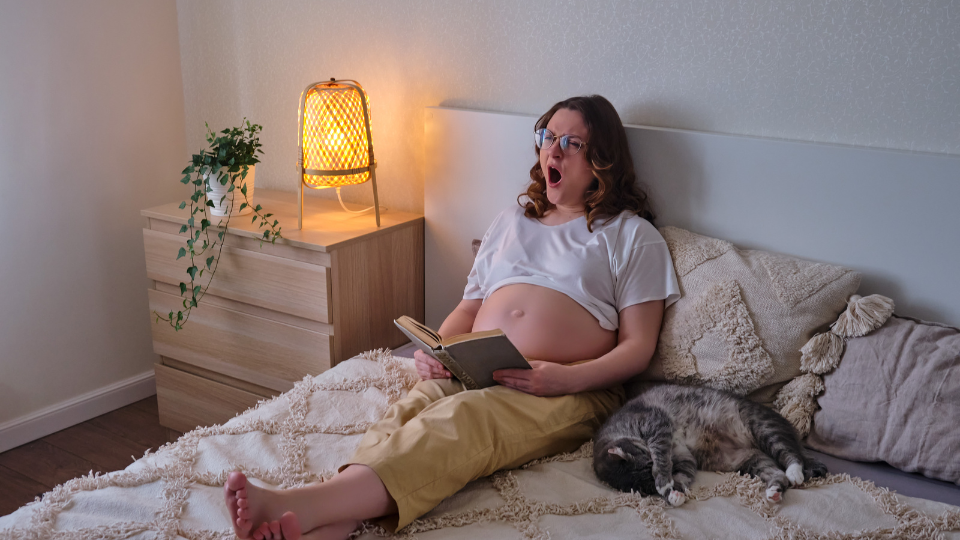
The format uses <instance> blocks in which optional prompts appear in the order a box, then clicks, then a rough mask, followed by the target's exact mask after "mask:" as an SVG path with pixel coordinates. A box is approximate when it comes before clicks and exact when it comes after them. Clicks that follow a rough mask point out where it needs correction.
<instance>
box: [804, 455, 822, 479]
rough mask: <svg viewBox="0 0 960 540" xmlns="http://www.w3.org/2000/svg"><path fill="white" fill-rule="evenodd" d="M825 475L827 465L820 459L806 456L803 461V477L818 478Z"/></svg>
mask: <svg viewBox="0 0 960 540" xmlns="http://www.w3.org/2000/svg"><path fill="white" fill-rule="evenodd" d="M826 475H827V466H826V465H824V464H823V463H822V462H821V461H820V460H818V459H816V458H812V457H807V458H806V459H805V460H804V462H803V477H804V478H820V477H823V476H826Z"/></svg>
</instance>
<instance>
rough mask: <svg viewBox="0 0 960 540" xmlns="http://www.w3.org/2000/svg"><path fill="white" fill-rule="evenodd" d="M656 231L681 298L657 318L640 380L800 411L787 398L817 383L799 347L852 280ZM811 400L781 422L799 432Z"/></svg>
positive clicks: (837, 309) (817, 266) (834, 309)
mask: <svg viewBox="0 0 960 540" xmlns="http://www.w3.org/2000/svg"><path fill="white" fill-rule="evenodd" d="M660 233H661V234H662V235H663V238H664V240H666V242H667V246H668V247H669V249H670V254H671V256H672V257H673V262H674V267H675V268H676V271H677V277H678V279H679V282H680V289H681V292H682V293H683V296H682V297H681V298H680V300H679V301H677V302H676V303H675V304H673V305H672V306H670V307H669V308H668V309H667V310H666V312H665V313H664V319H663V326H662V328H661V331H660V339H659V342H658V344H657V350H656V352H655V353H654V357H653V359H652V360H651V362H650V367H649V368H648V369H647V371H646V372H645V373H644V374H643V375H641V378H642V379H644V380H654V381H667V382H672V383H677V384H688V385H698V386H708V387H711V388H718V389H721V390H727V391H730V392H733V393H735V394H738V395H741V396H748V397H750V398H751V399H753V400H755V401H758V402H760V403H764V404H767V405H771V406H772V405H774V404H775V402H777V403H781V404H782V405H783V406H784V407H786V408H788V409H791V408H793V409H796V408H797V407H798V405H797V404H796V402H797V401H798V400H797V399H796V398H795V394H797V393H803V392H806V393H808V394H810V393H816V392H817V390H818V389H819V387H818V386H817V384H818V383H819V382H820V381H819V379H818V378H817V379H813V378H810V377H806V375H807V374H805V373H804V372H803V371H802V370H801V369H800V368H801V359H802V355H801V352H800V349H801V348H802V347H804V345H806V344H807V343H808V341H810V339H811V338H812V337H813V336H814V334H815V333H816V332H817V331H822V330H825V329H827V328H828V327H829V325H830V324H831V323H833V322H834V321H836V319H837V316H838V314H840V313H841V312H843V311H844V308H845V307H846V305H847V299H848V298H850V297H851V296H852V295H853V294H854V293H855V292H856V291H857V288H858V287H859V285H860V274H859V273H858V272H855V271H853V270H850V269H847V268H843V267H840V266H834V265H830V264H823V263H817V262H812V261H806V260H803V259H798V258H795V257H790V256H787V255H781V254H777V253H771V252H766V251H759V250H739V249H737V248H735V247H734V246H733V244H731V243H730V242H726V241H724V240H718V239H715V238H709V237H706V236H701V235H698V234H694V233H692V232H689V231H686V230H683V229H679V228H676V227H663V228H661V229H660ZM825 339H829V338H825ZM830 345H831V344H830V343H826V344H825V346H830ZM822 346H823V345H822ZM833 346H836V345H835V344H834V345H833ZM785 385H786V386H785ZM783 391H786V392H787V393H786V394H783ZM815 397H816V396H815V395H814V396H811V397H810V398H809V399H808V400H807V401H803V403H804V404H805V405H803V407H807V408H806V409H804V414H800V413H799V412H798V413H795V414H793V418H789V419H791V420H793V421H794V424H795V425H797V424H799V426H798V427H802V426H803V425H804V422H805V423H806V425H807V430H806V431H805V430H801V433H802V434H803V435H806V432H807V431H808V430H809V415H810V414H812V413H813V410H812V409H810V408H809V406H808V402H810V401H812V402H813V403H814V406H815V403H816V402H815ZM777 408H778V409H780V407H777ZM808 409H809V410H808ZM804 415H805V417H806V420H801V418H802V417H804Z"/></svg>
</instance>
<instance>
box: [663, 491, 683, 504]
mask: <svg viewBox="0 0 960 540" xmlns="http://www.w3.org/2000/svg"><path fill="white" fill-rule="evenodd" d="M686 500H687V496H686V495H684V494H683V492H682V491H676V490H674V491H671V492H670V496H669V497H667V502H669V503H670V505H671V506H680V505H681V504H683V503H684V502H686Z"/></svg>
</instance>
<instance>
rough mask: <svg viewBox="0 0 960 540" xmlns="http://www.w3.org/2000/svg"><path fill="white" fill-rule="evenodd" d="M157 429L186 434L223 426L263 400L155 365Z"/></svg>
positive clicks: (188, 374)
mask: <svg viewBox="0 0 960 540" xmlns="http://www.w3.org/2000/svg"><path fill="white" fill-rule="evenodd" d="M154 370H155V373H156V376H157V405H158V407H159V409H160V425H162V426H164V427H168V428H170V429H175V430H177V431H181V432H183V433H186V432H188V431H190V430H193V429H195V428H198V427H207V426H212V425H215V424H223V423H224V422H226V421H227V420H230V419H231V418H233V417H234V416H236V414H237V413H239V412H243V411H245V410H247V409H249V408H250V407H253V406H254V405H256V404H257V403H258V402H259V401H260V400H262V399H264V398H263V397H262V396H258V395H256V394H251V393H249V392H246V391H244V390H240V389H237V388H233V387H231V386H227V385H225V384H221V383H218V382H215V381H211V380H208V379H204V378H202V377H198V376H196V375H191V374H190V373H185V372H183V371H180V370H177V369H174V368H171V367H167V366H164V365H161V364H155V365H154Z"/></svg>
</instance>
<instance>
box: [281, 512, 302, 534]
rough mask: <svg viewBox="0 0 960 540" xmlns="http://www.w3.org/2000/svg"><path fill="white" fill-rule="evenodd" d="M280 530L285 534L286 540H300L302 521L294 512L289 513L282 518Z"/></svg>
mask: <svg viewBox="0 0 960 540" xmlns="http://www.w3.org/2000/svg"><path fill="white" fill-rule="evenodd" d="M280 530H281V531H282V532H283V538H284V540H299V539H300V520H299V519H297V515H296V514H294V513H293V512H287V513H286V514H284V515H282V516H280Z"/></svg>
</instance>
